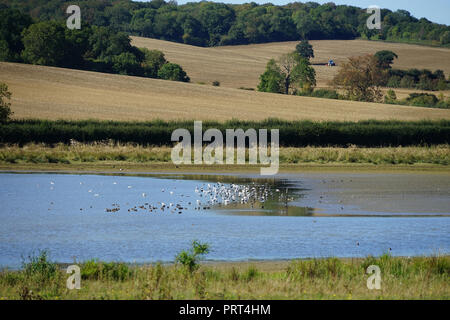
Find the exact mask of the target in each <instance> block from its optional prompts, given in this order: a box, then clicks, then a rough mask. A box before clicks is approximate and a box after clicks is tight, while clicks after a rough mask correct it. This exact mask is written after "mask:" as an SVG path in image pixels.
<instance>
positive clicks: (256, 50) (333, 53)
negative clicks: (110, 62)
mask: <svg viewBox="0 0 450 320" xmlns="http://www.w3.org/2000/svg"><path fill="white" fill-rule="evenodd" d="M132 43H133V45H135V46H137V47H145V48H149V49H158V50H161V51H163V52H164V53H165V55H166V58H167V59H168V60H170V61H172V62H175V63H179V64H181V65H182V66H183V68H184V69H185V70H186V71H187V73H188V75H189V76H190V77H191V80H192V82H205V83H207V84H211V82H212V81H215V80H217V81H220V83H221V86H225V87H230V88H239V87H246V88H256V86H257V85H258V82H259V80H258V79H259V75H260V74H261V73H263V72H264V69H265V66H266V63H267V61H268V60H269V59H271V58H277V57H278V56H280V55H282V54H283V53H287V52H290V51H293V50H295V46H296V45H297V43H298V42H297V41H289V42H273V43H266V44H251V45H240V46H221V47H213V48H202V47H195V46H190V45H186V44H180V43H174V42H169V41H163V40H157V39H150V38H141V37H132ZM310 43H311V44H312V45H313V48H314V55H315V57H314V59H312V63H321V62H327V61H328V60H329V59H333V60H334V61H335V62H336V63H337V65H338V67H328V66H314V68H315V70H316V73H317V85H318V86H319V87H323V86H327V82H328V81H329V80H331V79H332V78H333V77H334V75H335V74H336V72H337V70H338V68H339V65H340V64H342V63H343V62H345V61H346V60H347V58H349V57H351V56H359V55H363V54H370V53H371V54H374V53H375V52H377V51H380V50H392V51H394V52H395V53H397V54H398V56H399V58H398V59H396V60H395V62H394V65H393V68H399V69H409V68H418V69H431V70H433V71H434V70H436V69H442V70H443V71H444V72H445V74H446V76H448V75H449V74H450V49H445V48H432V47H425V46H419V45H410V44H400V43H387V42H379V41H367V40H318V41H310ZM395 90H396V91H398V92H405V93H406V92H410V91H411V90H406V89H395Z"/></svg>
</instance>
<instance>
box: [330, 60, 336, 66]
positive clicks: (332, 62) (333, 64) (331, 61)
mask: <svg viewBox="0 0 450 320" xmlns="http://www.w3.org/2000/svg"><path fill="white" fill-rule="evenodd" d="M328 66H329V67H334V66H336V63H334V61H333V60H328Z"/></svg>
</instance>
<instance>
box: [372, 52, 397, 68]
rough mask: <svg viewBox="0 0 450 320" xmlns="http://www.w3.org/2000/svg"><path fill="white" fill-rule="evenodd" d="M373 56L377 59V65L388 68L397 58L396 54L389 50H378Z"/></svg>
mask: <svg viewBox="0 0 450 320" xmlns="http://www.w3.org/2000/svg"><path fill="white" fill-rule="evenodd" d="M375 57H376V58H377V59H378V66H379V67H380V68H381V69H390V68H391V64H392V63H393V62H394V59H395V58H398V56H397V54H396V53H394V52H392V51H390V50H381V51H378V52H377V53H375Z"/></svg>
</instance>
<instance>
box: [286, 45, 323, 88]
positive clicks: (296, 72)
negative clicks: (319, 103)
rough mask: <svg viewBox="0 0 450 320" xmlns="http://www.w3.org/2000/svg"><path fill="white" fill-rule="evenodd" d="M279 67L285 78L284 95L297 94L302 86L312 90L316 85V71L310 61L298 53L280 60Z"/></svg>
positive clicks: (289, 54) (287, 55)
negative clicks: (298, 88)
mask: <svg viewBox="0 0 450 320" xmlns="http://www.w3.org/2000/svg"><path fill="white" fill-rule="evenodd" d="M278 65H279V67H280V70H281V75H282V77H283V84H284V93H285V94H289V93H295V92H296V91H297V87H298V86H300V87H301V88H302V89H304V90H310V89H312V88H313V87H314V86H315V85H316V79H315V74H316V73H315V71H314V69H313V68H312V67H311V65H310V63H309V61H308V60H307V59H305V58H303V57H301V56H300V55H299V54H298V53H297V52H292V53H287V54H284V55H282V56H281V57H280V58H279V59H278Z"/></svg>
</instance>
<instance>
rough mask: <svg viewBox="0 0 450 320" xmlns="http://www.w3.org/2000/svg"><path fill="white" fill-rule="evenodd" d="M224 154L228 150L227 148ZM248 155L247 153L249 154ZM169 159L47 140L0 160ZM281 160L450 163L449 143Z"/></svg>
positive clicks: (158, 152)
mask: <svg viewBox="0 0 450 320" xmlns="http://www.w3.org/2000/svg"><path fill="white" fill-rule="evenodd" d="M224 154H225V152H224ZM247 156H248V155H247ZM102 162H103V163H118V164H119V163H126V162H127V163H138V164H145V163H170V162H171V148H170V147H164V146H163V147H153V146H149V147H144V146H141V145H134V144H121V143H118V144H114V143H92V144H75V145H65V144H62V143H59V144H56V145H53V146H48V145H44V144H26V145H24V146H22V147H20V146H18V145H7V146H3V147H0V163H4V164H40V163H60V164H77V163H92V164H95V163H102ZM280 163H281V164H297V163H322V164H327V163H344V164H347V163H362V164H417V163H423V164H439V165H448V164H450V146H449V145H437V146H429V147H426V146H424V147H412V146H411V147H384V148H358V147H355V146H350V147H347V148H343V147H304V148H280Z"/></svg>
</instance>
